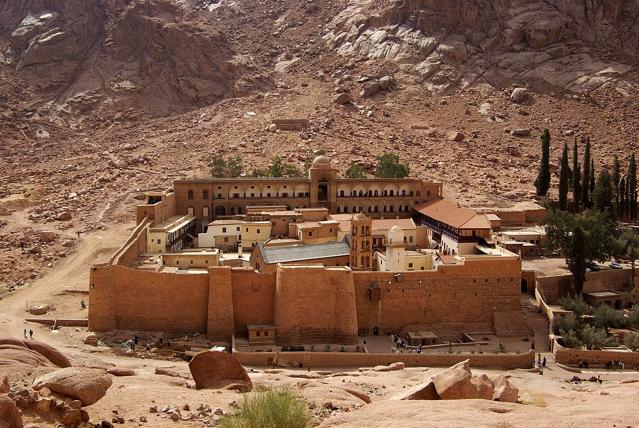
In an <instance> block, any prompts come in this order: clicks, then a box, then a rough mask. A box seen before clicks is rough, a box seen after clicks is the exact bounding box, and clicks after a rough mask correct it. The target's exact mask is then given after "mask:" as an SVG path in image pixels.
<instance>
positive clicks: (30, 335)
mask: <svg viewBox="0 0 639 428" xmlns="http://www.w3.org/2000/svg"><path fill="white" fill-rule="evenodd" d="M23 334H24V338H25V339H26V338H27V329H26V328H25V329H24V332H23ZM29 339H33V330H31V329H29Z"/></svg>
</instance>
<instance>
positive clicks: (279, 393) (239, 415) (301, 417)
mask: <svg viewBox="0 0 639 428" xmlns="http://www.w3.org/2000/svg"><path fill="white" fill-rule="evenodd" d="M311 422H312V416H311V413H310V412H309V410H308V407H307V405H306V403H304V402H303V401H302V400H300V399H299V398H298V397H297V396H296V395H295V394H294V393H293V392H292V391H291V390H289V389H278V390H266V391H263V392H255V393H251V394H249V395H247V396H246V397H245V398H244V401H243V402H242V404H241V405H240V408H239V410H238V411H237V412H236V413H235V414H233V415H231V416H227V417H224V418H222V419H220V420H219V421H218V425H219V426H220V427H222V428H279V427H287V428H306V427H309V426H311Z"/></svg>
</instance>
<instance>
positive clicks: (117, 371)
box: [107, 367, 135, 376]
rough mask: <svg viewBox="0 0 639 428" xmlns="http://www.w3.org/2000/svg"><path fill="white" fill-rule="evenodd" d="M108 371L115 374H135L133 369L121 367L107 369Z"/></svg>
mask: <svg viewBox="0 0 639 428" xmlns="http://www.w3.org/2000/svg"><path fill="white" fill-rule="evenodd" d="M107 373H108V374H110V375H113V376H135V371H133V369H122V368H119V367H114V368H111V369H107Z"/></svg>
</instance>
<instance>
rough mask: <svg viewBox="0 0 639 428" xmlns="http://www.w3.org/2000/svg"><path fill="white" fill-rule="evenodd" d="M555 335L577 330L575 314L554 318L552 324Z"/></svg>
mask: <svg viewBox="0 0 639 428" xmlns="http://www.w3.org/2000/svg"><path fill="white" fill-rule="evenodd" d="M554 330H555V333H559V332H560V331H562V330H563V331H571V330H572V331H576V330H577V317H576V316H575V314H566V315H562V316H558V317H557V318H555V322H554Z"/></svg>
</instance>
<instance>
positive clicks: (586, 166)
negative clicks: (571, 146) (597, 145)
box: [581, 139, 590, 207]
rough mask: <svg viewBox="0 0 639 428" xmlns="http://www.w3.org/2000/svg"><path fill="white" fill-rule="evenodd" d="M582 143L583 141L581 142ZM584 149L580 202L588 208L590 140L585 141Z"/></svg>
mask: <svg viewBox="0 0 639 428" xmlns="http://www.w3.org/2000/svg"><path fill="white" fill-rule="evenodd" d="M582 141H583V140H582ZM585 141H586V148H585V149H584V163H583V165H584V172H583V176H582V178H581V183H582V191H581V202H582V204H583V206H584V207H588V206H590V192H589V191H588V190H589V188H590V139H586V140H585Z"/></svg>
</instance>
